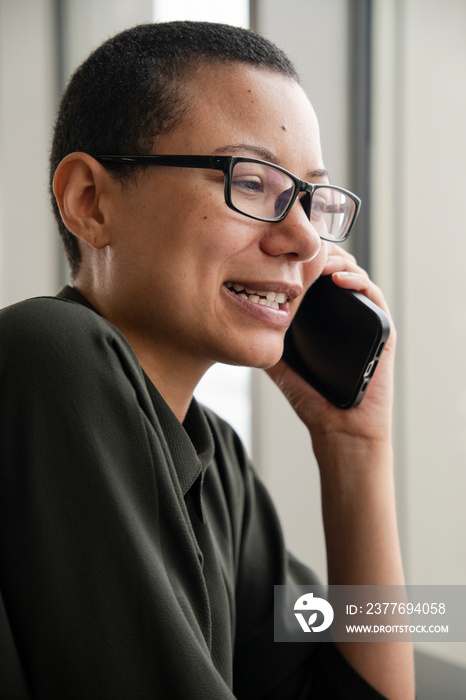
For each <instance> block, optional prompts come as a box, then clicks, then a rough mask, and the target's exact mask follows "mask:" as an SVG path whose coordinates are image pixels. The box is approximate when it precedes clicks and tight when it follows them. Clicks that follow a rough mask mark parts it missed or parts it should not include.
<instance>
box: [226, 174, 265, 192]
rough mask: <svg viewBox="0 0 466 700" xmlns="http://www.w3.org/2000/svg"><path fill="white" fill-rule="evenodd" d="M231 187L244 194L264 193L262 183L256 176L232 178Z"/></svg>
mask: <svg viewBox="0 0 466 700" xmlns="http://www.w3.org/2000/svg"><path fill="white" fill-rule="evenodd" d="M231 184H232V187H234V188H235V189H236V190H237V191H238V192H241V193H244V194H248V193H249V194H258V193H262V192H263V191H264V183H263V182H262V179H261V178H260V177H258V176H257V175H244V174H243V175H241V176H238V177H234V178H233V180H232V183H231Z"/></svg>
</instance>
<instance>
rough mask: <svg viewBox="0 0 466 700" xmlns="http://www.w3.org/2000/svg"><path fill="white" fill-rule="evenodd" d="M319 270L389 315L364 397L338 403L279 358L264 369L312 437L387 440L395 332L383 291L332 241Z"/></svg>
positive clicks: (391, 397) (390, 408) (389, 423)
mask: <svg viewBox="0 0 466 700" xmlns="http://www.w3.org/2000/svg"><path fill="white" fill-rule="evenodd" d="M322 274H324V275H329V274H331V275H332V276H333V280H334V282H335V283H336V284H338V285H339V286H340V287H343V288H345V289H352V290H356V291H358V292H361V293H362V294H364V295H366V296H367V297H368V298H369V299H371V300H372V301H373V302H374V303H375V304H377V305H378V306H380V307H381V308H382V309H383V310H384V311H385V313H386V314H387V315H388V317H389V318H390V325H391V332H390V337H389V339H388V342H387V344H386V346H385V349H384V351H383V353H382V357H381V359H380V361H379V364H378V366H377V368H376V371H375V373H374V376H373V378H372V379H371V382H370V384H369V387H368V389H367V393H366V395H365V397H364V400H363V401H362V403H361V404H360V405H359V406H357V407H355V408H351V409H348V410H343V409H339V408H336V407H335V406H333V405H332V404H331V403H330V402H328V401H327V400H326V399H324V398H323V397H322V396H321V395H320V394H319V393H318V392H317V391H316V390H315V389H313V388H312V387H311V386H309V384H307V382H305V381H304V380H303V379H302V378H301V377H299V375H297V374H296V373H295V372H294V371H293V370H292V369H291V368H290V367H288V365H287V364H286V363H285V362H283V361H280V362H279V363H278V364H277V365H275V367H272V368H271V369H270V370H268V373H269V375H270V376H271V378H272V379H273V380H274V381H275V382H276V384H277V385H278V386H279V388H280V389H281V390H282V391H283V393H284V394H285V396H286V398H287V399H288V401H289V402H290V404H291V405H292V406H293V408H294V409H295V411H296V413H297V414H298V415H299V417H300V418H301V420H303V422H304V423H305V425H306V426H307V427H308V428H309V430H310V431H311V435H312V437H313V440H315V439H317V438H318V437H321V436H324V435H325V436H326V437H329V436H336V435H346V436H348V437H350V436H351V437H354V438H360V437H362V438H365V439H368V440H384V441H390V438H391V412H392V400H393V365H394V354H395V344H396V331H395V329H394V326H393V321H392V319H391V317H390V312H389V310H388V307H387V304H386V302H385V299H384V297H383V294H382V292H381V291H380V289H379V288H378V287H377V286H376V285H375V284H374V283H373V282H371V280H370V279H369V277H368V275H367V273H366V272H365V271H364V270H363V269H362V268H360V267H359V266H358V265H357V263H356V260H355V259H354V257H353V256H352V255H350V254H349V253H348V252H347V251H345V250H343V249H342V248H340V247H339V246H336V245H333V246H329V254H328V258H327V262H326V264H325V266H324V268H323V270H322Z"/></svg>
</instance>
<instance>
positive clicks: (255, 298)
mask: <svg viewBox="0 0 466 700" xmlns="http://www.w3.org/2000/svg"><path fill="white" fill-rule="evenodd" d="M226 287H228V289H234V290H235V292H237V295H238V296H239V297H240V298H241V299H247V300H248V301H251V302H252V303H253V304H260V306H268V307H269V308H271V309H279V308H280V304H284V303H285V302H286V300H287V298H288V297H287V296H286V294H283V292H264V291H257V290H255V289H249V288H247V287H246V288H245V287H244V286H243V285H242V284H234V283H233V282H226Z"/></svg>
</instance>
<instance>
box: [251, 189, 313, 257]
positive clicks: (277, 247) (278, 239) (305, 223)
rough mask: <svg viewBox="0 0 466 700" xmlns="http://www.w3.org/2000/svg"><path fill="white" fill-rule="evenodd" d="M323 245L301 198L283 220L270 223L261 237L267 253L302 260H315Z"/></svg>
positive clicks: (263, 247) (262, 246)
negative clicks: (302, 204)
mask: <svg viewBox="0 0 466 700" xmlns="http://www.w3.org/2000/svg"><path fill="white" fill-rule="evenodd" d="M321 247H322V239H321V238H320V236H319V234H318V233H317V231H316V230H315V228H314V227H313V225H312V224H311V222H310V221H309V219H308V217H307V216H306V213H305V209H304V207H303V206H301V200H297V201H296V202H295V203H294V205H293V206H292V207H291V210H290V212H289V213H288V215H287V216H286V217H285V218H284V219H283V221H278V222H273V223H270V224H269V225H268V227H267V230H266V231H265V232H264V234H263V236H262V238H261V248H262V250H263V251H264V253H267V255H273V256H278V255H286V256H289V257H290V258H293V259H294V260H296V261H300V262H309V261H310V260H313V259H314V258H315V257H316V256H317V255H318V253H319V252H320V249H321Z"/></svg>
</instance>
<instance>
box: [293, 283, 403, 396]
mask: <svg viewBox="0 0 466 700" xmlns="http://www.w3.org/2000/svg"><path fill="white" fill-rule="evenodd" d="M389 334H390V323H389V320H388V317H387V315H386V314H385V313H384V312H383V311H382V309H380V308H379V307H378V306H377V305H376V304H374V303H373V302H372V301H370V299H367V297H365V296H364V295H363V294H360V293H359V292H354V291H351V290H348V289H342V288H341V287H338V286H337V285H336V284H335V283H334V282H333V281H332V278H331V276H330V275H328V276H323V277H319V279H317V280H316V282H314V284H313V285H312V286H311V287H310V288H309V290H308V291H307V292H306V294H305V296H304V299H303V300H302V302H301V305H300V307H299V309H298V311H297V313H296V316H295V317H294V319H293V321H292V322H291V325H290V327H289V329H288V331H287V332H286V334H285V345H284V351H283V359H284V360H285V362H287V363H288V364H289V365H290V366H291V367H292V368H293V369H294V370H295V371H296V372H298V374H300V375H301V376H302V377H303V378H304V379H305V380H306V381H307V382H308V383H309V384H311V385H312V386H313V387H314V388H315V389H317V391H319V392H320V393H321V394H322V395H323V396H325V398H326V399H328V400H329V401H331V402H332V403H333V404H334V405H335V406H338V407H339V408H351V407H352V406H357V405H358V404H359V403H360V402H361V401H362V399H363V398H364V394H365V392H366V390H367V387H368V385H369V382H370V380H371V378H372V376H373V374H374V371H375V368H376V366H377V363H378V361H379V359H380V356H381V354H382V351H383V348H384V346H385V343H386V342H387V339H388V336H389Z"/></svg>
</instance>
